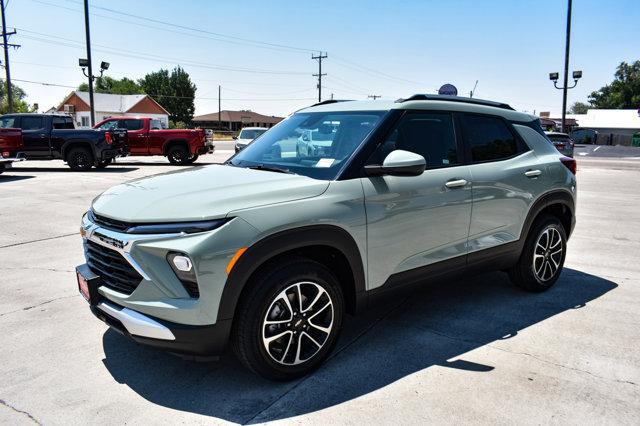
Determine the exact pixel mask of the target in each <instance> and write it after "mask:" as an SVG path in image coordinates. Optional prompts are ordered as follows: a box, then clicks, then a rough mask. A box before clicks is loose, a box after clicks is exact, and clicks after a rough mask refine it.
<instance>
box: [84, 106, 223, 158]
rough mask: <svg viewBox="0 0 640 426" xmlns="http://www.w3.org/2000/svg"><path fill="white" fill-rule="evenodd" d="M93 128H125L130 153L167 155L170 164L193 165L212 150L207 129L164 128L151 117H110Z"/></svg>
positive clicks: (158, 121)
mask: <svg viewBox="0 0 640 426" xmlns="http://www.w3.org/2000/svg"><path fill="white" fill-rule="evenodd" d="M94 129H102V130H110V129H126V130H127V134H128V137H129V149H130V150H131V155H141V156H147V155H164V156H165V157H167V159H168V160H169V162H170V163H171V164H176V165H181V164H191V163H193V162H194V161H196V160H197V159H198V156H199V155H201V154H206V153H207V152H209V151H210V150H211V148H210V147H209V146H208V145H207V140H206V134H205V131H204V129H163V128H162V122H161V121H160V120H158V119H154V118H149V117H135V116H125V117H109V118H107V119H105V120H103V121H101V122H100V123H98V124H96V125H95V126H94Z"/></svg>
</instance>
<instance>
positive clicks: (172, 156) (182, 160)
mask: <svg viewBox="0 0 640 426" xmlns="http://www.w3.org/2000/svg"><path fill="white" fill-rule="evenodd" d="M167 158H168V159H169V162H170V163H171V164H174V165H176V166H180V165H183V164H187V162H188V161H189V151H187V148H185V147H184V146H182V145H176V146H172V147H171V148H169V151H168V152H167Z"/></svg>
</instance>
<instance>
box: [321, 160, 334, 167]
mask: <svg viewBox="0 0 640 426" xmlns="http://www.w3.org/2000/svg"><path fill="white" fill-rule="evenodd" d="M334 161H336V160H335V159H334V158H321V159H319V160H318V162H317V163H316V167H331V166H332V165H333V162H334Z"/></svg>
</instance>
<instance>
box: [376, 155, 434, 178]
mask: <svg viewBox="0 0 640 426" xmlns="http://www.w3.org/2000/svg"><path fill="white" fill-rule="evenodd" d="M426 167H427V162H426V161H425V159H424V157H423V156H422V155H420V154H415V153H413V152H409V151H403V150H401V149H396V150H395V151H391V152H390V153H389V155H387V158H385V159H384V161H383V162H382V165H379V164H371V165H368V166H364V171H365V173H366V174H367V176H383V175H389V176H419V175H421V174H422V173H423V172H424V169H425V168H426Z"/></svg>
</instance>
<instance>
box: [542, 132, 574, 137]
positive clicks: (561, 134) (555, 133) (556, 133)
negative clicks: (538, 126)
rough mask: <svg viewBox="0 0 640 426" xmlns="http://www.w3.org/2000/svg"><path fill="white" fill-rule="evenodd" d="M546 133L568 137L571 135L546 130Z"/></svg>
mask: <svg viewBox="0 0 640 426" xmlns="http://www.w3.org/2000/svg"><path fill="white" fill-rule="evenodd" d="M544 134H545V135H547V136H566V137H569V135H568V134H566V133H561V132H544Z"/></svg>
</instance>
